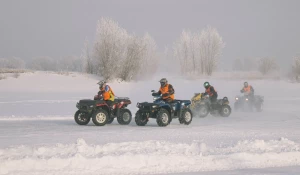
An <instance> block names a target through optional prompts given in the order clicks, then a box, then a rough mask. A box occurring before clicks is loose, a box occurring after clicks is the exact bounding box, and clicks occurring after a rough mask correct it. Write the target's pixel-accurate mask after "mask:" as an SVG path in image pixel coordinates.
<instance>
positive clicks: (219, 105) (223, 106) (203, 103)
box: [191, 93, 231, 118]
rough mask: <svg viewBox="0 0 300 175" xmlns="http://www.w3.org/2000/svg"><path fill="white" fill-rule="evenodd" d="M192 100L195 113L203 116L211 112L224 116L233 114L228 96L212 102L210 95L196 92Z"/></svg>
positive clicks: (214, 114) (192, 108)
mask: <svg viewBox="0 0 300 175" xmlns="http://www.w3.org/2000/svg"><path fill="white" fill-rule="evenodd" d="M191 101H192V104H191V110H192V111H193V114H194V115H197V116H199V117H201V118H203V117H206V116H207V115H208V114H209V113H210V114H211V115H213V116H222V117H228V116H229V115H230V114H231V107H230V106H229V101H228V98H227V97H224V98H223V99H218V100H217V101H216V102H215V103H212V102H211V101H210V99H209V98H208V96H204V95H203V94H202V93H195V95H194V97H193V98H192V100H191Z"/></svg>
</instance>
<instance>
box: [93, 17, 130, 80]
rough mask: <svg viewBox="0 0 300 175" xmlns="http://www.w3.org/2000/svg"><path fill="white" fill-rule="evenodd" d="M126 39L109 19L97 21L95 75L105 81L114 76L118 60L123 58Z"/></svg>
mask: <svg viewBox="0 0 300 175" xmlns="http://www.w3.org/2000/svg"><path fill="white" fill-rule="evenodd" d="M127 38H128V34H127V32H126V31H125V30H124V29H122V28H121V27H119V25H118V23H116V22H114V21H113V20H111V19H110V18H102V19H101V20H100V21H98V25H97V31H96V41H95V44H94V58H95V63H96V66H97V68H96V71H97V73H98V74H100V75H101V76H103V77H104V78H105V79H111V78H114V77H115V76H116V73H117V72H116V71H117V70H118V67H119V66H120V60H122V59H124V57H125V54H124V53H125V52H124V51H125V49H126V47H125V43H126V40H127Z"/></svg>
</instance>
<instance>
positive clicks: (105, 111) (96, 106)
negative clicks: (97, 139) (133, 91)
mask: <svg viewBox="0 0 300 175" xmlns="http://www.w3.org/2000/svg"><path fill="white" fill-rule="evenodd" d="M129 104H131V101H130V99H129V98H127V97H116V98H115V100H114V101H113V102H112V104H111V105H110V106H109V105H108V104H107V103H106V102H105V101H104V100H103V99H102V97H101V96H100V97H99V96H98V95H96V96H95V97H94V100H80V101H79V102H78V103H77V104H76V107H77V108H78V111H77V112H76V113H75V115H74V119H75V122H76V123H77V124H78V125H87V124H88V123H89V122H90V120H91V118H92V120H93V123H94V124H95V125H96V126H104V125H106V124H111V123H112V122H113V121H114V119H115V118H117V120H118V123H119V124H120V125H128V124H129V123H130V122H131V120H132V115H131V112H130V110H129V109H127V106H128V105H129Z"/></svg>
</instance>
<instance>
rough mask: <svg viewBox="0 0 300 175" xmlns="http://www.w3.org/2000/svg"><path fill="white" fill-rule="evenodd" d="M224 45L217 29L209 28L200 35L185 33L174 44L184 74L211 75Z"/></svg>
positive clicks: (175, 53)
mask: <svg viewBox="0 0 300 175" xmlns="http://www.w3.org/2000/svg"><path fill="white" fill-rule="evenodd" d="M223 47H224V43H223V40H222V37H221V36H220V35H219V33H218V31H217V30H216V29H215V28H212V27H210V26H208V27H207V28H206V29H204V30H202V31H201V32H200V33H191V32H190V31H185V30H184V31H183V32H182V33H181V35H180V37H179V39H178V40H177V41H176V42H175V43H174V46H173V50H174V56H175V57H176V58H177V59H179V60H180V65H181V71H182V73H184V74H187V73H188V74H189V73H193V74H195V73H196V74H198V73H201V74H204V73H206V74H207V75H211V74H212V72H213V71H214V70H215V68H216V67H217V63H218V60H219V57H220V55H221V53H222V49H223Z"/></svg>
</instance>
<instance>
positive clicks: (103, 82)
mask: <svg viewBox="0 0 300 175" xmlns="http://www.w3.org/2000/svg"><path fill="white" fill-rule="evenodd" d="M105 83H106V81H105V80H101V81H99V82H98V83H97V84H99V87H100V88H103V85H104V84H105Z"/></svg>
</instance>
